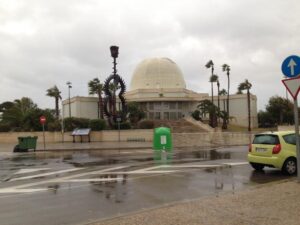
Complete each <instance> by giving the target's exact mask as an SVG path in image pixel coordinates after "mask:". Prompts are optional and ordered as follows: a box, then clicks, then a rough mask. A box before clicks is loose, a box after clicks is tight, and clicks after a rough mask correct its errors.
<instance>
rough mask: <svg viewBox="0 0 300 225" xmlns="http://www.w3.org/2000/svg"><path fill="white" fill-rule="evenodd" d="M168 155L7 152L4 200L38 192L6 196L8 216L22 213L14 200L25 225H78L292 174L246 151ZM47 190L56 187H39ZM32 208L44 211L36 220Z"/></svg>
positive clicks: (4, 214)
mask: <svg viewBox="0 0 300 225" xmlns="http://www.w3.org/2000/svg"><path fill="white" fill-rule="evenodd" d="M163 154H165V153H162V157H160V158H159V159H157V160H153V159H154V158H155V157H154V155H153V153H151V152H148V153H147V154H136V155H135V154H131V155H130V154H122V152H121V153H120V154H118V153H116V154H104V153H103V152H97V151H90V152H78V151H76V152H61V153H58V152H55V153H50V152H49V153H48V152H47V153H27V154H23V153H22V154H21V153H20V154H15V155H9V156H5V157H2V159H1V168H0V169H1V170H0V179H1V182H0V190H1V189H2V191H3V192H2V194H1V193H0V197H1V196H3V193H6V192H7V193H9V191H14V190H18V191H22V190H24V191H28V192H30V191H31V192H32V193H34V194H31V195H18V194H17V195H11V196H10V197H7V198H1V202H0V217H1V218H2V219H3V221H11V223H10V224H18V223H17V222H19V221H18V220H17V218H16V217H15V216H14V214H13V213H9V212H8V211H5V210H4V209H5V208H6V207H7V205H10V206H12V207H13V208H14V210H15V211H16V212H18V217H19V218H21V217H22V221H23V223H22V225H27V224H30V225H32V224H43V222H44V221H49V222H47V225H52V224H53V225H54V224H74V223H80V222H85V221H87V220H93V219H99V218H104V217H109V216H114V215H118V214H120V213H127V212H133V211H136V210H140V209H143V208H149V207H156V206H160V205H163V204H169V203H171V202H176V201H183V200H190V199H195V198H201V197H203V196H207V195H215V196H219V195H220V194H221V193H222V192H231V193H233V194H234V193H235V192H236V191H237V190H241V189H243V188H246V187H250V186H254V185H258V184H262V183H267V182H271V181H274V180H281V179H286V178H287V177H285V176H283V175H282V174H281V173H280V171H278V170H275V169H266V170H265V171H264V172H256V171H253V170H252V169H251V167H250V166H249V165H248V164H247V162H246V154H247V149H246V148H233V149H230V148H227V149H212V150H203V149H197V150H189V151H184V150H178V151H175V152H174V153H173V154H171V155H166V154H165V155H163ZM21 169H22V170H21ZM72 169H78V170H74V171H73V170H72ZM67 171H68V172H67ZM20 178H21V179H20ZM22 179H23V180H22ZM45 188H46V190H48V191H43V192H40V191H39V192H34V191H35V190H43V189H45ZM16 193H17V192H16ZM32 202H34V204H31V203H32ZM45 202H47V204H45ZM24 208H25V209H27V210H29V211H30V215H32V214H34V215H38V216H37V217H36V218H32V217H30V216H29V215H28V214H27V213H26V211H24V210H23V209H24ZM27 212H28V211H27ZM66 215H70V216H66Z"/></svg>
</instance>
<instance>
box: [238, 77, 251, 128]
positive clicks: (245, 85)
mask: <svg viewBox="0 0 300 225" xmlns="http://www.w3.org/2000/svg"><path fill="white" fill-rule="evenodd" d="M251 87H252V84H251V83H250V82H249V81H248V80H247V79H246V80H245V81H244V82H242V83H240V84H239V86H238V91H239V92H242V91H244V90H246V91H247V103H248V104H247V105H248V131H251V108H250V89H251Z"/></svg>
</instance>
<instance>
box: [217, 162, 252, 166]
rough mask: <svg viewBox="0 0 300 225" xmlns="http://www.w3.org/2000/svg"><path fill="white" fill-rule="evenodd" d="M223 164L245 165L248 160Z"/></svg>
mask: <svg viewBox="0 0 300 225" xmlns="http://www.w3.org/2000/svg"><path fill="white" fill-rule="evenodd" d="M223 164H224V165H228V166H241V165H247V164H249V162H232V163H223Z"/></svg>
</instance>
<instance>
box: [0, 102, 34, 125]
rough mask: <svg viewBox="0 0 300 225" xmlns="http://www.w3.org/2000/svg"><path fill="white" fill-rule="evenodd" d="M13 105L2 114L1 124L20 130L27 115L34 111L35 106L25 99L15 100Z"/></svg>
mask: <svg viewBox="0 0 300 225" xmlns="http://www.w3.org/2000/svg"><path fill="white" fill-rule="evenodd" d="M13 104H14V105H13V106H12V107H10V108H9V109H7V110H5V111H4V112H3V114H2V122H5V123H7V124H9V125H10V126H11V127H19V128H22V127H23V124H24V120H25V118H26V116H27V114H28V113H30V112H31V111H32V110H34V109H36V108H37V105H36V104H34V103H33V101H32V100H31V99H30V98H27V97H23V98H21V99H17V100H15V101H14V102H13Z"/></svg>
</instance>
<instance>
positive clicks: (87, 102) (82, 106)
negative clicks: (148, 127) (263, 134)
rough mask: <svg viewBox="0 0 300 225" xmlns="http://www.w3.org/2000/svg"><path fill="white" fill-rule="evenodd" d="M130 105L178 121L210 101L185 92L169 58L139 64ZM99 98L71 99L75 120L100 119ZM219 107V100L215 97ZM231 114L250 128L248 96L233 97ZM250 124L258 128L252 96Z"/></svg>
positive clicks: (153, 116) (222, 104)
mask: <svg viewBox="0 0 300 225" xmlns="http://www.w3.org/2000/svg"><path fill="white" fill-rule="evenodd" d="M125 97H126V101H127V102H137V103H139V104H140V106H141V108H143V109H144V111H145V112H146V117H147V118H148V119H158V120H159V119H164V120H177V119H180V118H182V117H184V116H190V114H191V113H192V112H193V111H194V110H195V109H196V108H197V105H198V104H199V102H200V101H201V100H204V99H209V100H211V97H210V96H209V95H208V94H207V93H197V92H194V91H191V90H188V89H187V88H186V84H185V80H184V76H183V73H182V72H181V70H180V68H179V67H178V66H177V64H176V63H175V62H173V61H172V60H170V59H168V58H151V59H146V60H143V61H142V62H141V63H139V64H138V65H137V67H136V69H135V71H134V72H133V75H132V78H131V84H130V90H129V91H128V92H127V93H126V95H125ZM226 99H227V96H220V108H221V110H224V109H226ZM97 104H98V98H96V97H73V98H71V112H72V116H73V117H82V118H97V116H98V113H97V112H98V110H97ZM214 104H215V105H217V96H215V97H214ZM63 112H64V117H68V116H69V101H68V99H67V100H64V101H63ZM229 114H230V117H233V120H232V121H231V123H232V124H236V125H240V126H245V127H246V126H248V108H247V95H245V94H239V95H230V98H229ZM251 120H252V121H251V124H252V126H253V127H257V98H256V96H255V95H251Z"/></svg>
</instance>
